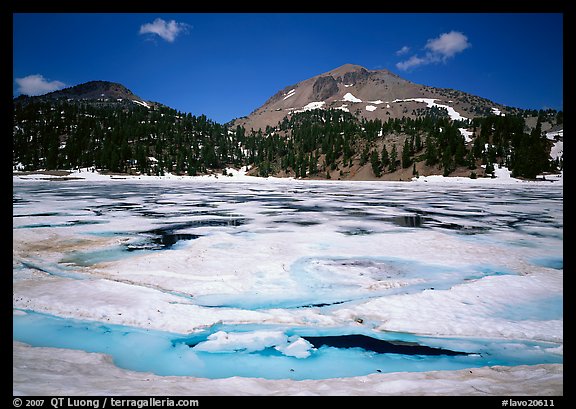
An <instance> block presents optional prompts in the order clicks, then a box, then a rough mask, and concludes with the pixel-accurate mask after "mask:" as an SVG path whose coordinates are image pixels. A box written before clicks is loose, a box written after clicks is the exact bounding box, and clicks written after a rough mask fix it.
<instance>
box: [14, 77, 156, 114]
mask: <svg viewBox="0 0 576 409" xmlns="http://www.w3.org/2000/svg"><path fill="white" fill-rule="evenodd" d="M58 100H66V101H68V102H72V101H76V102H80V101H82V102H85V103H88V104H91V105H99V106H103V105H110V104H118V103H120V104H123V105H128V106H134V105H132V103H133V104H137V105H141V106H144V107H147V108H151V107H157V106H160V105H161V104H159V103H157V102H152V101H145V100H144V99H142V98H140V97H139V96H137V95H135V94H134V93H133V92H132V91H130V90H129V89H128V88H126V87H125V86H124V85H122V84H119V83H117V82H110V81H89V82H85V83H82V84H79V85H75V86H73V87H68V88H64V89H61V90H58V91H53V92H50V93H47V94H44V95H40V96H34V97H30V96H27V95H20V96H19V97H18V98H16V99H15V100H14V101H15V102H17V103H20V104H24V105H25V104H26V103H27V102H30V101H36V102H37V101H44V102H51V101H58Z"/></svg>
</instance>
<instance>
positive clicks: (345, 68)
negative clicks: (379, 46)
mask: <svg viewBox="0 0 576 409" xmlns="http://www.w3.org/2000/svg"><path fill="white" fill-rule="evenodd" d="M355 71H368V70H367V69H366V68H364V67H362V66H361V65H356V64H344V65H341V66H340V67H338V68H334V69H333V70H330V71H328V72H327V73H326V74H328V75H336V76H340V75H342V74H345V73H347V72H355ZM326 74H323V75H326Z"/></svg>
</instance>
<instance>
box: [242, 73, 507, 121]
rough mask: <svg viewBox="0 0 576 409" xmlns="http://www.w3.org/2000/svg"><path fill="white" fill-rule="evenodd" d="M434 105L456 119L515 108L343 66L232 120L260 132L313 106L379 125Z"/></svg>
mask: <svg viewBox="0 0 576 409" xmlns="http://www.w3.org/2000/svg"><path fill="white" fill-rule="evenodd" d="M413 99H424V100H413ZM432 104H437V106H438V105H439V108H442V107H444V106H445V107H450V108H452V109H453V110H454V111H451V112H453V113H454V115H456V113H457V114H459V115H460V117H462V118H468V119H472V118H474V117H476V116H482V115H488V114H491V113H493V112H500V113H506V112H511V111H513V110H514V109H513V108H510V107H505V106H503V105H501V104H497V103H494V102H492V101H490V100H488V99H485V98H482V97H478V96H474V95H471V94H467V93H465V92H461V91H457V90H453V89H446V88H434V87H430V86H425V85H419V84H416V83H413V82H411V81H408V80H405V79H403V78H401V77H399V76H398V75H396V74H394V73H392V72H391V71H388V70H385V69H383V70H368V69H366V68H364V67H361V66H359V65H353V64H345V65H342V66H341V67H338V68H336V69H334V70H331V71H328V72H326V73H323V74H319V75H317V76H315V77H312V78H309V79H307V80H304V81H301V82H299V83H297V84H293V85H288V86H287V87H284V88H283V89H281V90H280V91H278V92H277V93H276V94H274V95H273V96H272V97H270V99H268V101H266V103H264V105H262V106H261V107H259V108H257V109H256V110H254V111H253V112H252V113H251V114H250V115H248V116H247V117H243V118H239V119H237V120H235V121H234V125H242V126H244V127H245V128H246V129H264V128H265V127H266V126H272V127H273V126H276V125H277V124H278V122H280V121H281V120H282V119H283V118H284V117H285V116H287V115H288V116H290V115H292V114H293V113H295V112H301V111H303V110H304V111H305V110H310V109H314V108H324V109H329V108H336V109H342V110H345V111H347V112H350V113H352V114H354V115H355V116H357V117H362V118H366V119H376V118H378V119H381V120H382V121H386V120H388V119H389V118H402V117H412V118H415V117H417V116H419V115H421V114H422V112H423V111H424V110H425V109H426V108H429V107H430V106H431V105H432ZM448 109H449V108H448Z"/></svg>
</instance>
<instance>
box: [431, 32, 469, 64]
mask: <svg viewBox="0 0 576 409" xmlns="http://www.w3.org/2000/svg"><path fill="white" fill-rule="evenodd" d="M468 47H470V43H469V42H468V37H466V36H465V35H464V34H462V33H460V32H458V31H450V32H449V33H444V34H442V35H441V36H440V37H438V38H434V39H430V40H428V42H427V43H426V48H427V49H429V50H430V51H431V52H432V53H433V54H434V55H436V56H441V57H442V58H443V59H446V58H449V57H452V56H454V55H455V54H457V53H459V52H462V51H464V50H465V49H467V48H468Z"/></svg>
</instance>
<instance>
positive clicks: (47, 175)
mask: <svg viewBox="0 0 576 409" xmlns="http://www.w3.org/2000/svg"><path fill="white" fill-rule="evenodd" d="M563 175H564V173H563V172H560V173H559V174H548V175H539V176H538V177H537V179H536V180H523V179H518V178H513V177H512V176H511V172H510V171H509V170H508V169H507V168H505V167H498V166H496V167H495V170H494V177H492V178H490V177H482V178H476V179H471V178H469V177H463V176H442V175H430V176H419V177H413V178H412V180H411V182H415V183H427V182H430V183H451V184H453V183H466V184H477V185H489V184H493V185H500V184H542V183H554V184H555V185H562V184H563V182H564V177H563ZM12 179H13V181H30V180H31V181H38V180H46V181H58V180H62V181H66V180H76V181H81V180H85V181H87V182H90V181H122V180H124V181H131V182H136V181H142V182H146V181H159V180H165V181H190V182H194V181H218V182H238V181H252V182H254V183H274V182H283V181H298V182H304V183H306V182H309V183H316V182H321V183H323V182H326V183H342V182H346V183H406V182H407V181H403V182H396V181H380V180H354V181H352V180H344V181H340V180H323V179H313V178H305V179H302V178H298V179H295V178H293V177H286V178H282V177H275V176H270V177H267V178H262V177H257V176H249V175H247V173H246V171H245V170H243V169H234V168H226V175H223V174H218V173H213V174H208V175H199V176H185V175H174V174H171V173H166V174H165V175H163V176H152V175H128V174H107V173H101V172H98V171H92V170H91V169H89V168H84V169H71V170H61V171H31V172H23V171H14V172H13V174H12Z"/></svg>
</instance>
